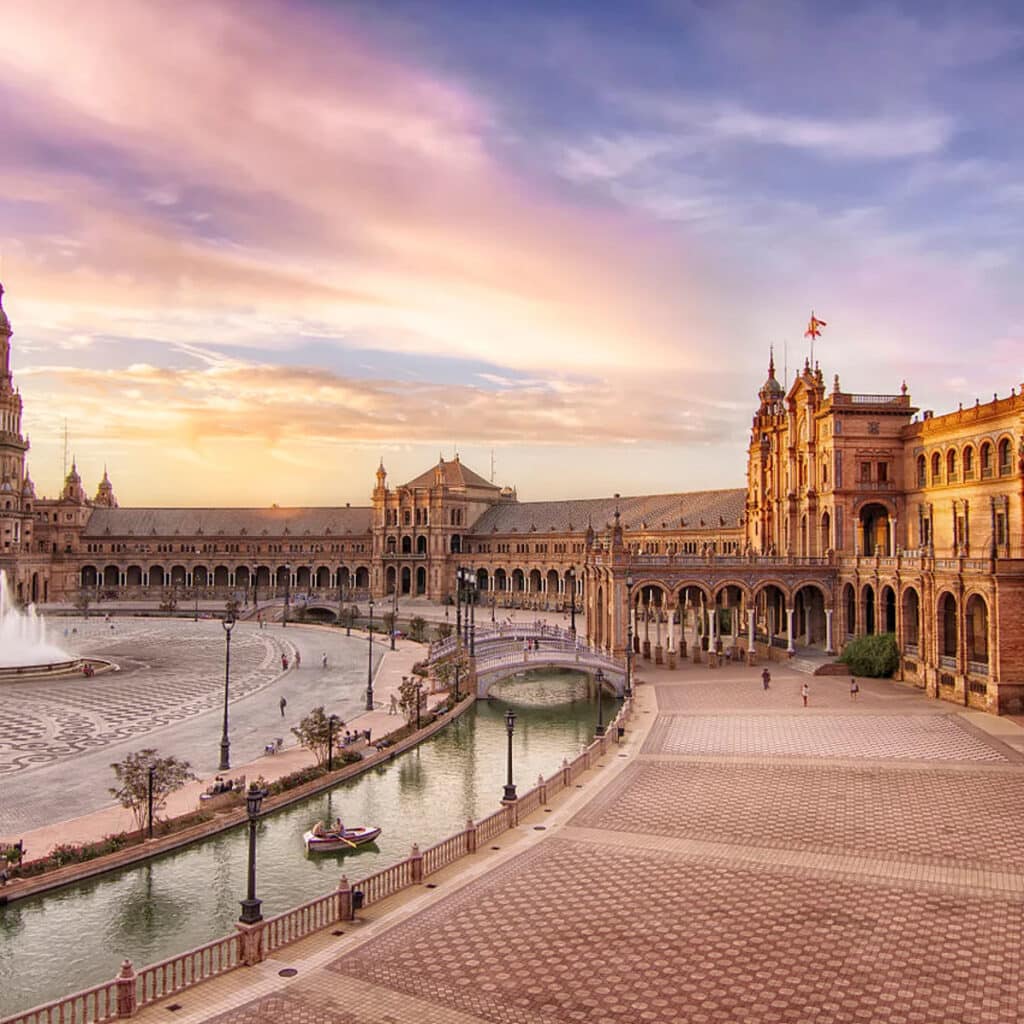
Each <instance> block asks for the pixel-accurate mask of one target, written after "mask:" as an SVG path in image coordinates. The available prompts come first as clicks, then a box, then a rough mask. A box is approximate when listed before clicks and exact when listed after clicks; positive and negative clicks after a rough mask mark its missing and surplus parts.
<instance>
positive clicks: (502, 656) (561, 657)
mask: <svg viewBox="0 0 1024 1024" xmlns="http://www.w3.org/2000/svg"><path fill="white" fill-rule="evenodd" d="M474 664H475V668H476V695H477V697H480V698H483V697H486V696H487V694H488V693H489V692H490V689H491V687H492V686H493V685H494V684H495V683H497V682H500V681H501V680H503V679H508V678H510V677H511V676H514V675H516V674H517V673H519V672H526V671H528V670H529V669H537V668H562V669H572V670H574V671H577V672H585V673H586V674H587V675H589V676H594V675H596V673H597V672H598V670H600V671H601V673H602V674H603V676H604V686H605V688H606V689H612V690H614V691H615V695H616V696H618V697H621V696H622V695H623V691H624V690H625V687H626V667H625V664H624V663H623V662H621V661H615V660H614V659H612V658H610V657H608V656H607V655H605V654H601V653H600V652H598V651H594V650H591V649H590V648H589V647H580V648H579V649H577V648H576V647H575V646H572V647H570V646H568V645H562V644H560V643H556V642H555V641H549V642H548V643H547V644H542V645H541V648H540V650H532V649H531V650H523V649H522V648H521V647H520V648H511V647H510V648H508V649H506V650H500V649H497V648H496V647H495V648H494V649H491V650H488V651H487V652H486V653H484V654H481V652H480V650H479V648H478V649H477V656H476V659H475V661H474Z"/></svg>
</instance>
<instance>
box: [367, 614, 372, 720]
mask: <svg viewBox="0 0 1024 1024" xmlns="http://www.w3.org/2000/svg"><path fill="white" fill-rule="evenodd" d="M369 637H370V643H369V644H368V646H367V650H368V652H369V658H368V660H367V664H366V710H367V711H372V710H373V598H372V597H371V598H370V626H369Z"/></svg>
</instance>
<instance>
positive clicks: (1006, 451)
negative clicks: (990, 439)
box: [999, 437, 1012, 476]
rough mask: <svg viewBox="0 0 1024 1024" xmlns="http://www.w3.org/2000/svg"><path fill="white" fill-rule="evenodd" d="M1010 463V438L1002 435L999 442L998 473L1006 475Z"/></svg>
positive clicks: (1010, 466) (1008, 471)
mask: <svg viewBox="0 0 1024 1024" xmlns="http://www.w3.org/2000/svg"><path fill="white" fill-rule="evenodd" d="M1011 469H1012V465H1011V463H1010V439H1009V438H1008V437H1004V438H1003V439H1002V441H1000V442H999V475H1000V476H1008V475H1009V473H1010V470H1011Z"/></svg>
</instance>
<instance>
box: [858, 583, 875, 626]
mask: <svg viewBox="0 0 1024 1024" xmlns="http://www.w3.org/2000/svg"><path fill="white" fill-rule="evenodd" d="M860 603H861V607H862V608H863V609H864V631H863V632H864V635H865V636H870V635H871V634H872V633H874V632H875V588H874V587H873V586H871V584H870V583H866V584H865V585H864V587H863V588H862V589H861V592H860Z"/></svg>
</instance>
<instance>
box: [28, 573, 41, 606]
mask: <svg viewBox="0 0 1024 1024" xmlns="http://www.w3.org/2000/svg"><path fill="white" fill-rule="evenodd" d="M30 592H31V594H32V596H31V598H30V600H31V602H32V603H33V604H35V603H36V602H37V601H38V600H39V573H37V572H34V573H32V588H31V591H30Z"/></svg>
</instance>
